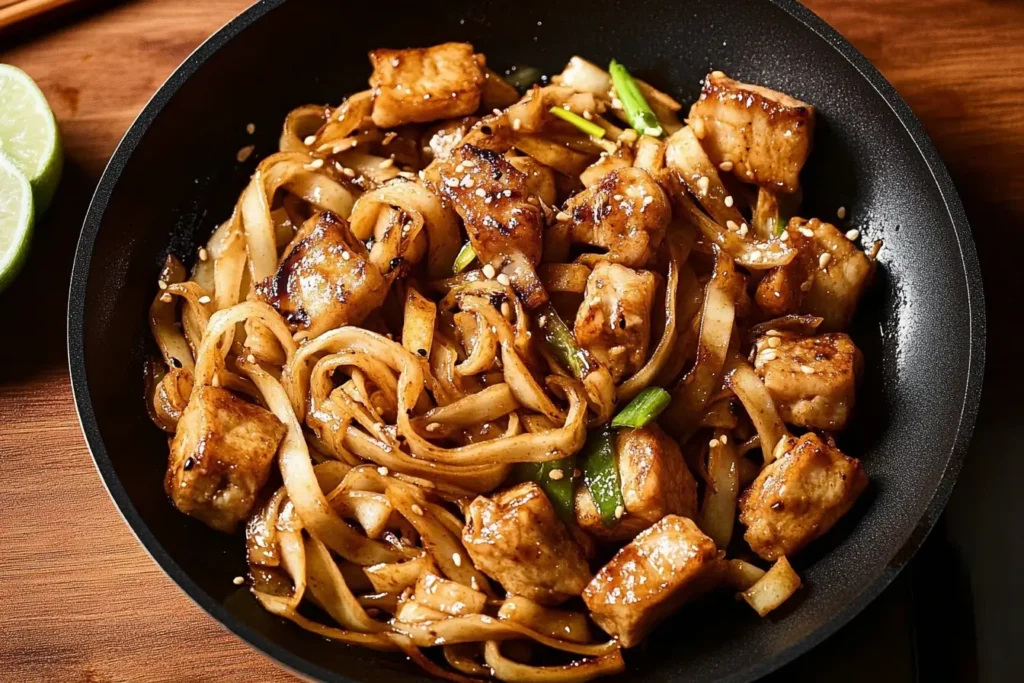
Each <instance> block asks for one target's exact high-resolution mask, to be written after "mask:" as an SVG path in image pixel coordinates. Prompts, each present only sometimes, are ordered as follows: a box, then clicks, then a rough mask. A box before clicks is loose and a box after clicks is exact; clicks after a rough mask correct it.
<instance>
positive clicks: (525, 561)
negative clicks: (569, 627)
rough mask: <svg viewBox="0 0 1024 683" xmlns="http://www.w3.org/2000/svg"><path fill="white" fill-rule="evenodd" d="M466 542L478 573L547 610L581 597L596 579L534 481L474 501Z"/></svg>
mask: <svg viewBox="0 0 1024 683" xmlns="http://www.w3.org/2000/svg"><path fill="white" fill-rule="evenodd" d="M462 542H463V543H464V544H465V546H466V550H467V551H468V552H469V556H470V558H471V559H472V560H473V565H474V566H475V567H476V568H477V569H479V570H480V571H482V572H483V573H485V574H487V575H488V576H490V577H491V578H493V579H494V580H495V581H497V582H498V583H500V584H501V585H502V586H504V587H505V590H506V591H508V592H509V594H511V595H521V596H523V597H525V598H528V599H530V600H533V601H534V602H537V603H540V604H542V605H557V604H559V603H561V602H564V601H565V600H568V599H569V598H571V597H574V596H576V595H579V594H580V593H581V592H582V591H583V588H584V587H585V586H586V585H587V582H589V581H590V578H591V574H590V568H589V567H588V566H587V561H586V558H584V556H583V551H582V550H581V549H580V546H578V545H577V544H576V542H575V541H573V539H572V537H571V536H570V535H569V531H568V529H566V527H565V525H564V524H562V522H561V520H559V519H558V517H557V516H556V515H555V509H554V508H553V507H552V506H551V501H549V500H548V497H547V496H546V495H545V494H544V491H543V490H541V488H540V487H539V486H538V485H537V484H535V483H533V482H527V483H524V484H520V485H518V486H516V487H514V488H511V489H508V490H507V491H502V492H500V493H496V494H494V495H493V496H492V497H490V498H487V497H485V496H480V497H478V498H477V499H476V500H474V501H473V502H472V503H471V504H470V506H469V510H468V511H467V513H466V526H465V528H464V529H463V532H462Z"/></svg>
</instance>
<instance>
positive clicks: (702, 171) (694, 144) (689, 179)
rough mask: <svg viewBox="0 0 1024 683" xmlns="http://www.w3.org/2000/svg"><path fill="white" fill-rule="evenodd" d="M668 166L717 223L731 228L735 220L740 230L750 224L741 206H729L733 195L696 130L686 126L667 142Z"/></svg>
mask: <svg viewBox="0 0 1024 683" xmlns="http://www.w3.org/2000/svg"><path fill="white" fill-rule="evenodd" d="M665 165H666V166H667V167H668V168H670V169H672V170H674V171H676V172H677V173H678V174H679V178H680V179H681V180H682V181H683V182H684V183H686V188H687V189H688V190H689V191H690V194H692V195H693V196H694V197H696V198H697V201H698V202H700V205H701V206H702V207H704V210H705V211H707V212H708V214H709V215H710V216H711V218H712V219H713V220H714V221H715V222H716V223H718V224H719V225H728V223H729V222H730V221H731V222H732V223H733V224H734V225H736V226H737V228H738V227H739V226H740V225H742V224H744V223H746V219H745V218H743V214H741V213H740V210H739V207H738V206H736V204H732V205H731V206H730V205H729V204H727V203H726V201H725V198H726V197H728V196H730V192H729V190H728V189H727V188H726V187H725V185H724V184H723V183H722V179H721V177H719V175H718V168H717V167H716V166H715V165H714V163H712V161H711V159H710V158H708V155H707V153H705V152H704V149H703V148H702V147H701V145H700V140H698V139H697V136H696V135H695V134H694V132H693V129H692V128H690V127H689V126H686V127H684V128H682V129H680V130H679V131H678V132H676V133H675V134H673V135H672V137H670V138H669V139H668V140H666V141H665ZM703 179H706V180H703Z"/></svg>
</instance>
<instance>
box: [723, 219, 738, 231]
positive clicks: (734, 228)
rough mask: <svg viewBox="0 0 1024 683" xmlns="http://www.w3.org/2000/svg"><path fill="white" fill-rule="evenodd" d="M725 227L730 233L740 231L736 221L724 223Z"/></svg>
mask: <svg viewBox="0 0 1024 683" xmlns="http://www.w3.org/2000/svg"><path fill="white" fill-rule="evenodd" d="M725 227H727V228H729V230H731V231H732V232H736V231H737V230H739V229H740V226H738V225H736V221H726V222H725Z"/></svg>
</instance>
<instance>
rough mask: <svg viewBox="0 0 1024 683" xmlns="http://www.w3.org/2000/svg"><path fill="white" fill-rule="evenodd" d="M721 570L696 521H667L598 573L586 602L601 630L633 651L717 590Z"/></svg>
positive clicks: (671, 518)
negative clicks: (681, 609) (697, 599)
mask: <svg viewBox="0 0 1024 683" xmlns="http://www.w3.org/2000/svg"><path fill="white" fill-rule="evenodd" d="M720 566H721V560H720V559H719V557H718V549H717V548H716V547H715V542H714V541H712V540H711V539H710V538H708V537H707V536H705V535H704V534H703V533H702V532H701V530H700V529H698V528H697V525H696V524H694V523H693V521H691V520H689V519H687V518H685V517H679V516H677V515H668V516H666V517H664V518H663V519H662V520H661V521H659V522H657V523H656V524H654V526H651V527H650V528H648V529H646V530H645V531H642V532H640V534H639V535H638V536H637V537H636V538H634V539H633V541H632V542H631V543H630V544H629V545H627V546H626V547H625V548H623V549H622V550H620V551H619V552H618V553H617V554H616V555H615V557H613V558H612V559H611V561H610V562H609V563H608V564H606V565H605V566H604V567H603V568H602V569H601V570H600V571H599V572H598V573H597V575H596V576H595V577H594V580H593V581H591V582H590V585H589V586H587V588H586V590H585V591H583V602H585V603H586V605H587V607H588V608H589V609H590V616H591V618H592V619H593V620H594V621H595V622H596V623H597V625H598V626H600V627H601V628H603V629H604V630H605V631H607V632H608V634H609V635H612V636H615V637H617V638H618V639H619V642H620V643H621V644H622V646H623V647H633V646H634V645H637V644H639V643H640V641H642V640H643V639H644V638H645V637H646V636H647V634H648V633H650V632H651V630H652V629H654V627H655V626H656V625H657V624H658V622H659V621H661V620H662V619H663V618H665V617H666V616H668V615H669V614H671V613H672V612H674V611H676V609H678V608H679V607H680V606H681V605H682V604H683V603H684V602H686V601H687V600H690V599H692V598H694V597H697V596H699V595H700V594H702V593H704V592H705V591H707V590H708V589H710V588H711V587H713V585H714V584H715V583H716V582H717V580H718V578H719V575H720Z"/></svg>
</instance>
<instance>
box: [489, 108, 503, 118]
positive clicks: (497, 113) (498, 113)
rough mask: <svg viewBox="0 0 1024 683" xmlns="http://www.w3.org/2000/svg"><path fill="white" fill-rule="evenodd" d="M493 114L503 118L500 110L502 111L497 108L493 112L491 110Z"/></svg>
mask: <svg viewBox="0 0 1024 683" xmlns="http://www.w3.org/2000/svg"><path fill="white" fill-rule="evenodd" d="M491 113H492V114H494V115H495V116H501V110H500V109H498V108H497V107H495V108H494V109H492V110H491Z"/></svg>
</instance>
